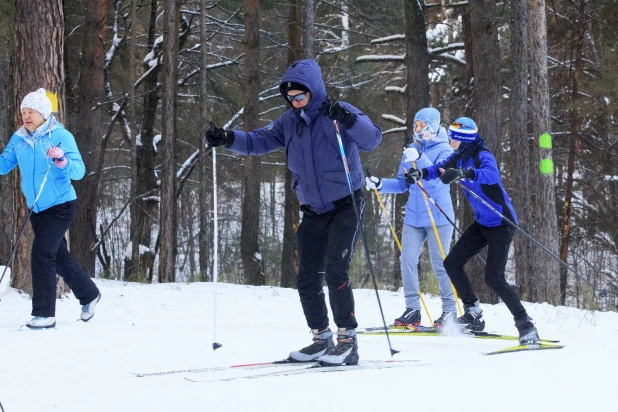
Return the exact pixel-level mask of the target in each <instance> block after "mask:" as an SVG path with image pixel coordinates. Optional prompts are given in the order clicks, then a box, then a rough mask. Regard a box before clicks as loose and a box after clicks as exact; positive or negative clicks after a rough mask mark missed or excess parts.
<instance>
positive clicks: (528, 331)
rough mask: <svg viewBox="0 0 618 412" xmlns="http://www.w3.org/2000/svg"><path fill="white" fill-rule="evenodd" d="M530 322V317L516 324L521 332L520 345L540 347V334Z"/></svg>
mask: <svg viewBox="0 0 618 412" xmlns="http://www.w3.org/2000/svg"><path fill="white" fill-rule="evenodd" d="M530 320H531V319H530V318H529V317H526V319H520V320H518V321H516V322H515V327H516V328H517V330H518V331H519V344H520V345H538V344H539V343H540V342H541V340H540V339H539V332H538V331H537V330H536V326H534V323H532V322H531V321H530Z"/></svg>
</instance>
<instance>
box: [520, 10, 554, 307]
mask: <svg viewBox="0 0 618 412" xmlns="http://www.w3.org/2000/svg"><path fill="white" fill-rule="evenodd" d="M528 22H529V26H528V27H529V30H528V41H529V46H530V49H529V52H530V58H529V61H530V91H531V98H532V136H533V138H534V145H533V146H532V156H531V157H530V162H531V164H530V190H531V195H532V197H531V199H532V202H531V203H530V206H529V208H530V211H531V213H532V219H533V221H532V225H531V233H530V234H531V236H533V237H534V238H535V239H536V240H537V241H538V242H540V243H541V244H542V245H544V246H545V247H546V248H548V249H549V250H550V251H552V252H553V253H556V252H557V250H558V219H557V215H556V198H555V180H554V173H553V167H551V170H548V172H547V173H541V168H540V166H539V162H541V161H543V162H545V164H548V167H549V166H551V165H552V164H553V163H551V162H553V160H552V148H551V145H550V147H541V143H542V142H541V138H540V137H541V135H543V134H549V135H551V124H550V120H551V119H550V107H549V104H550V100H549V82H548V73H547V28H546V24H545V1H544V0H529V1H528ZM550 163H551V164H550ZM530 252H531V253H530V254H529V255H528V256H529V259H531V260H532V262H533V264H532V272H530V273H527V274H525V275H526V279H525V284H524V285H523V287H524V293H525V297H526V299H527V300H530V301H537V302H543V301H547V302H549V303H557V301H558V296H559V286H558V276H559V275H558V267H557V263H556V262H555V261H554V260H553V259H552V258H550V257H549V256H547V255H545V253H544V252H543V251H542V250H541V249H540V248H539V247H537V246H534V247H532V248H531V249H530Z"/></svg>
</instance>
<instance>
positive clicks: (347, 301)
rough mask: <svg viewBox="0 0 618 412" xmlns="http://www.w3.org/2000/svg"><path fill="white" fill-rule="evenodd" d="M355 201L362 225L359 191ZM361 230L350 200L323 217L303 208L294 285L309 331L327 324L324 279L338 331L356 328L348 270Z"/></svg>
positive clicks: (362, 208)
mask: <svg viewBox="0 0 618 412" xmlns="http://www.w3.org/2000/svg"><path fill="white" fill-rule="evenodd" d="M355 198H356V203H357V205H358V207H359V210H360V213H361V222H362V216H363V215H364V210H365V201H364V200H363V195H362V191H360V190H358V191H356V192H355ZM360 230H361V227H360V224H359V222H358V220H357V218H356V213H355V211H354V206H353V204H352V198H351V197H350V196H347V197H345V198H343V199H341V200H338V201H336V202H335V208H334V209H333V210H331V211H329V212H327V213H324V214H319V215H318V214H315V213H313V212H311V211H310V210H308V209H304V208H303V218H302V221H301V223H300V226H299V227H298V232H297V237H298V261H299V270H298V280H297V284H298V294H299V295H300V302H301V304H302V306H303V312H304V313H305V318H306V319H307V325H309V327H310V328H311V329H323V328H325V327H327V326H328V323H329V322H328V311H327V308H326V302H325V298H324V291H323V283H324V278H325V277H326V284H327V285H328V295H329V296H328V297H329V300H330V307H331V309H332V311H333V317H334V318H335V324H336V325H337V327H339V328H356V327H357V326H358V323H357V322H356V317H355V316H354V295H353V293H352V286H351V285H350V278H349V276H348V270H349V269H350V262H351V261H352V253H353V251H354V245H355V244H356V240H357V239H358V235H359V234H360Z"/></svg>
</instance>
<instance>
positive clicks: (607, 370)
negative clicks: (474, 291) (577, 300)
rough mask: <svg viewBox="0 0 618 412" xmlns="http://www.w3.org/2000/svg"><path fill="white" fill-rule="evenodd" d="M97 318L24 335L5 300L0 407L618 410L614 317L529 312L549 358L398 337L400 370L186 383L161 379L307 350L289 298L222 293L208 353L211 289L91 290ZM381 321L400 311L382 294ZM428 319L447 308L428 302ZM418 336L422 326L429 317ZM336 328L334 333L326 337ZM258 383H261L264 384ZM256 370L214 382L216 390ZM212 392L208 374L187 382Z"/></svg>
mask: <svg viewBox="0 0 618 412" xmlns="http://www.w3.org/2000/svg"><path fill="white" fill-rule="evenodd" d="M96 283H97V285H98V286H99V288H100V289H101V292H102V295H103V298H102V300H101V302H100V303H99V305H98V306H97V311H96V316H95V317H94V318H93V319H92V320H91V321H90V322H88V323H84V322H80V321H79V320H78V319H79V312H80V306H79V303H78V301H77V300H76V299H75V298H74V297H73V296H72V295H71V296H70V297H69V298H66V299H62V300H60V301H58V302H57V313H56V318H57V326H56V328H55V329H51V330H41V331H31V330H27V329H26V328H25V327H24V328H20V326H21V325H23V324H24V323H25V322H26V321H27V320H28V319H29V314H30V309H31V306H30V303H31V302H30V300H29V299H28V297H27V296H23V295H20V294H18V293H17V292H16V291H15V290H9V291H8V292H6V293H5V294H4V295H2V296H1V297H0V402H2V405H3V406H4V410H5V411H6V412H31V411H32V412H34V411H36V412H41V411H63V412H68V411H79V412H83V411H116V412H120V411H131V412H136V411H148V412H154V411H258V412H261V411H264V412H266V411H268V412H273V411H293V412H301V411H311V412H314V411H316V410H318V411H396V410H397V411H403V410H405V411H412V410H413V411H449V412H454V411H475V412H478V411H518V412H520V411H528V410H538V411H595V412H600V411H617V410H618V397H617V396H616V371H617V370H618V355H617V354H616V348H617V347H618V314H616V313H613V312H609V313H598V312H588V311H581V310H577V309H573V308H566V307H553V306H550V305H547V304H526V308H527V309H528V311H529V314H530V315H531V316H532V317H533V318H534V320H535V321H536V323H537V327H538V329H539V332H540V335H541V337H542V338H543V337H545V338H551V339H560V340H561V342H562V343H564V344H565V345H566V348H564V349H561V350H554V351H538V352H525V353H513V354H505V355H498V356H482V355H481V352H486V351H491V350H495V349H500V348H504V347H508V346H511V345H512V344H513V342H509V341H498V340H481V339H472V338H467V337H418V336H391V341H392V345H393V347H394V348H395V349H397V350H400V351H401V353H399V354H398V355H395V359H418V360H420V361H421V362H419V363H418V364H414V363H413V364H411V365H410V366H405V367H398V368H393V369H380V370H359V371H347V372H336V373H316V374H307V375H295V376H286V377H268V378H261V379H251V380H247V379H244V380H234V381H223V382H208V383H203V382H202V383H192V382H189V381H187V380H185V379H183V378H184V376H188V374H175V375H167V376H155V377H141V378H140V377H135V376H134V375H133V374H132V372H142V373H144V372H156V371H165V370H173V369H188V368H201V367H209V366H219V365H231V364H240V363H252V362H265V361H270V360H276V359H281V358H284V357H286V356H287V354H288V352H289V351H291V350H295V349H299V348H300V347H302V346H305V345H306V344H308V343H310V340H311V335H310V334H309V330H308V328H307V326H306V324H305V321H304V317H303V314H302V310H301V307H300V303H299V300H298V296H297V293H296V291H295V290H292V289H280V288H273V287H252V286H239V285H230V284H219V285H218V300H217V302H218V306H217V335H216V341H218V342H220V343H221V344H222V345H223V346H222V347H221V348H220V349H218V350H217V351H213V350H212V343H213V285H212V284H210V283H195V284H189V285H187V284H178V283H176V284H156V285H137V284H124V283H121V282H114V281H102V280H97V281H96ZM380 296H381V300H382V305H383V307H384V310H385V312H386V319H387V322H390V321H392V320H393V319H394V318H395V317H397V316H399V315H400V314H401V312H402V311H403V309H404V304H403V297H402V296H401V294H400V293H392V292H386V291H382V292H380ZM355 297H356V302H357V312H356V314H357V318H358V320H359V323H360V325H359V326H360V327H367V326H379V325H381V318H380V313H379V310H378V305H377V301H376V297H375V293H374V292H373V291H372V290H356V291H355ZM426 301H427V304H428V306H429V309H430V312H431V314H432V316H433V317H434V318H436V317H438V316H439V315H440V312H441V310H440V301H439V299H437V298H434V297H429V296H427V297H426ZM484 311H485V312H484V314H485V320H486V322H487V328H486V330H488V331H495V332H499V333H503V334H514V333H515V332H516V331H515V327H514V326H513V322H512V319H511V317H510V316H509V314H508V311H507V309H506V307H505V306H504V305H503V304H498V305H493V306H492V305H484ZM423 323H424V324H428V321H427V319H426V318H424V319H423ZM331 327H333V328H334V325H331ZM359 353H360V357H361V362H362V361H363V360H370V359H389V358H390V356H389V351H388V345H387V341H386V338H385V337H384V336H359ZM259 372H262V371H259ZM255 373H256V371H250V372H247V371H238V370H235V371H223V372H209V373H208V377H209V378H210V377H212V378H213V379H214V378H216V377H218V376H238V375H243V374H255ZM198 375H200V378H204V379H205V375H206V374H205V373H202V374H191V375H190V376H191V377H197V376H198Z"/></svg>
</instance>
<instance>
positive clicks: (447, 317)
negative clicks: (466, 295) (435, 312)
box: [433, 312, 457, 329]
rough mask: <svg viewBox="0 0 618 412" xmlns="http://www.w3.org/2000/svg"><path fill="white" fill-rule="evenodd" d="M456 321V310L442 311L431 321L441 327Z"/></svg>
mask: <svg viewBox="0 0 618 412" xmlns="http://www.w3.org/2000/svg"><path fill="white" fill-rule="evenodd" d="M456 322H457V313H456V312H442V315H441V316H440V317H439V318H438V319H436V320H434V321H433V325H434V326H435V327H436V328H438V329H441V328H443V327H445V326H447V325H452V324H454V323H456Z"/></svg>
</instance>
